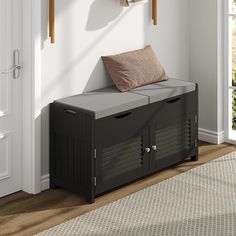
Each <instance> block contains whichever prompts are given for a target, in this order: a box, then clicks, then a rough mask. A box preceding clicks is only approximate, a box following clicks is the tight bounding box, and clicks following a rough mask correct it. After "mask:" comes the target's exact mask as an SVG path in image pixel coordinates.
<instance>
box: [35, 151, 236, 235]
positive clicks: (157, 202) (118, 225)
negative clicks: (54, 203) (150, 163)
mask: <svg viewBox="0 0 236 236" xmlns="http://www.w3.org/2000/svg"><path fill="white" fill-rule="evenodd" d="M38 235H40V236H43V235H59V236H63V235H81V236H116V235H117V236H118V235H120V236H146V235H147V236H149V235H150V236H151V235H160V236H162V235H163V236H164V235H166V236H176V235H180V236H182V235H183V236H195V235H197V236H218V235H219V236H227V235H230V236H234V235H236V152H233V153H230V154H228V155H226V156H223V157H221V158H219V159H216V160H213V161H211V162H209V163H207V164H205V165H202V166H199V167H197V168H195V169H192V170H190V171H187V172H185V173H183V174H180V175H178V176H176V177H173V178H171V179H168V180H165V181H163V182H161V183H158V184H156V185H153V186H151V187H148V188H146V189H144V190H141V191H139V192H137V193H134V194H132V195H129V196H127V197H125V198H122V199H120V200H118V201H116V202H114V203H111V204H108V205H106V206H104V207H101V208H99V209H96V210H94V211H91V212H89V213H87V214H85V215H82V216H80V217H78V218H75V219H72V220H70V221H67V222H65V223H63V224H60V225H58V226H55V227H53V228H51V229H49V230H46V231H44V232H42V233H40V234H38Z"/></svg>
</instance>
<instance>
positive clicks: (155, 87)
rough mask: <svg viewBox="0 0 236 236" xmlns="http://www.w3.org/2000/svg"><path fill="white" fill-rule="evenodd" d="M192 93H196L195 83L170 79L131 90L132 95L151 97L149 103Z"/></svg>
mask: <svg viewBox="0 0 236 236" xmlns="http://www.w3.org/2000/svg"><path fill="white" fill-rule="evenodd" d="M192 91H195V84H194V83H191V82H187V81H183V80H177V79H169V80H167V81H162V82H159V83H154V84H149V85H146V86H142V87H139V88H136V89H133V90H130V92H131V93H136V94H141V95H144V96H147V97H149V103H153V102H158V101H162V100H164V99H167V98H171V97H175V96H178V95H181V94H184V93H189V92H192Z"/></svg>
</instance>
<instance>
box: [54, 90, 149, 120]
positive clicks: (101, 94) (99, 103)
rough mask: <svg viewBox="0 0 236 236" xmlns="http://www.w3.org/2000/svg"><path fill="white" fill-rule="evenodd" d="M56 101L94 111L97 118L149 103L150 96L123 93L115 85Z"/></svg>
mask: <svg viewBox="0 0 236 236" xmlns="http://www.w3.org/2000/svg"><path fill="white" fill-rule="evenodd" d="M56 102H59V103H63V104H66V105H70V106H74V107H79V108H81V109H84V110H87V111H90V112H94V113H95V119H99V118H102V117H106V116H109V115H113V114H116V113H119V112H123V111H126V110H129V109H133V108H136V107H140V106H143V105H147V104H148V97H146V96H143V95H140V94H136V93H129V92H125V93H121V92H120V91H118V90H117V89H116V88H115V87H114V86H112V87H107V88H103V89H98V90H94V91H91V92H87V93H83V94H80V95H76V96H71V97H68V98H64V99H60V100H57V101H56Z"/></svg>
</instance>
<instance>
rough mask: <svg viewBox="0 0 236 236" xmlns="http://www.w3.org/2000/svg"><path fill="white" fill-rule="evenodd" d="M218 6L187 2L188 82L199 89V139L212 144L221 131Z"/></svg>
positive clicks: (206, 0) (211, 0)
mask: <svg viewBox="0 0 236 236" xmlns="http://www.w3.org/2000/svg"><path fill="white" fill-rule="evenodd" d="M222 2H223V1H222V0H198V1H196V0H191V1H190V80H191V81H193V82H196V83H198V85H199V116H200V117H199V127H200V138H201V139H203V140H204V139H206V140H207V141H212V142H216V143H218V142H220V141H221V139H222V137H221V136H222V131H223V118H222V116H223V114H222V113H223V95H222V89H223V85H222V66H223V64H222V61H221V59H222V51H221V49H222V45H221V44H222V39H221V37H222V34H221V33H222V32H221V30H222V26H223V25H222V24H223V23H222V21H220V19H221V16H220V14H221V13H222V5H221V4H222Z"/></svg>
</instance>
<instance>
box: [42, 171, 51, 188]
mask: <svg viewBox="0 0 236 236" xmlns="http://www.w3.org/2000/svg"><path fill="white" fill-rule="evenodd" d="M49 186H50V181H49V174H46V175H43V176H42V177H41V191H44V190H46V189H49Z"/></svg>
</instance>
